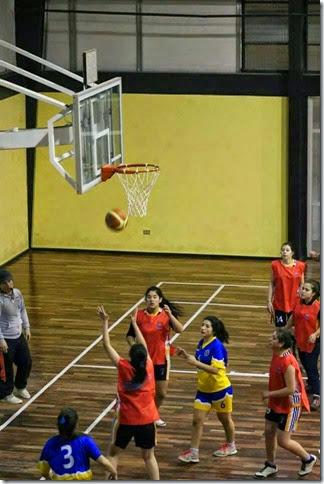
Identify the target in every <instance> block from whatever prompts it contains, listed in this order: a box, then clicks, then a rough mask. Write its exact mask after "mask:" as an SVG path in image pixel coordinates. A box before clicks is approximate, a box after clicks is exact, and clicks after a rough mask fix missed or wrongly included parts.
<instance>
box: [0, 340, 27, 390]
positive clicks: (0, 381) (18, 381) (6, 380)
mask: <svg viewBox="0 0 324 484" xmlns="http://www.w3.org/2000/svg"><path fill="white" fill-rule="evenodd" d="M6 343H7V345H8V353H2V352H1V356H2V357H1V359H0V364H1V366H2V368H1V370H2V371H1V372H0V375H1V378H0V399H2V398H4V397H6V396H7V395H10V393H12V391H13V389H14V386H15V387H16V388H19V389H22V388H25V387H26V386H27V380H28V377H29V375H30V370H31V367H32V359H31V355H30V351H29V347H28V344H27V341H26V338H25V337H24V335H23V334H21V335H20V336H19V338H16V339H6ZM14 364H15V365H16V367H17V371H16V376H15V374H14ZM3 367H4V368H3ZM3 370H4V371H3Z"/></svg>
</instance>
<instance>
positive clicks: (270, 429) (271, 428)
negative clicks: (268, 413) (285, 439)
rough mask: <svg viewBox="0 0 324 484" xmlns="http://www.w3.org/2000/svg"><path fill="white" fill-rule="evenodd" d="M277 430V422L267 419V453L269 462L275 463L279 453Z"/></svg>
mask: <svg viewBox="0 0 324 484" xmlns="http://www.w3.org/2000/svg"><path fill="white" fill-rule="evenodd" d="M277 431H278V425H277V423H276V422H270V421H269V420H265V427H264V439H265V448H266V455H267V462H268V463H269V464H275V462H276V455H277Z"/></svg>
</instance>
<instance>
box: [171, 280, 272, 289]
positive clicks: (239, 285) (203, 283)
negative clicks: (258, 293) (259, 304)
mask: <svg viewBox="0 0 324 484" xmlns="http://www.w3.org/2000/svg"><path fill="white" fill-rule="evenodd" d="M162 284H177V285H180V286H185V285H187V286H229V287H254V288H259V289H267V288H268V286H251V285H249V284H227V283H226V282H225V283H220V282H214V283H212V282H179V281H162Z"/></svg>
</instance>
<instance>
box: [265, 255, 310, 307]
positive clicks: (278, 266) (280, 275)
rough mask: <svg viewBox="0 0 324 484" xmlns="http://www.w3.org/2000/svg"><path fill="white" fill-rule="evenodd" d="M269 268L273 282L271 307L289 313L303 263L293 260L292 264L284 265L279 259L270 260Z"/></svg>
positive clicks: (294, 300) (295, 296) (295, 297)
mask: <svg viewBox="0 0 324 484" xmlns="http://www.w3.org/2000/svg"><path fill="white" fill-rule="evenodd" d="M271 269H272V273H273V282H274V297H273V302H272V304H273V309H278V310H279V311H284V312H285V313H290V312H291V311H293V310H294V307H295V305H296V302H297V297H298V289H299V286H300V283H301V280H302V275H303V273H304V271H305V264H304V262H300V261H299V260H294V263H293V265H292V266H285V265H284V264H282V263H281V260H280V259H277V260H274V261H272V262H271Z"/></svg>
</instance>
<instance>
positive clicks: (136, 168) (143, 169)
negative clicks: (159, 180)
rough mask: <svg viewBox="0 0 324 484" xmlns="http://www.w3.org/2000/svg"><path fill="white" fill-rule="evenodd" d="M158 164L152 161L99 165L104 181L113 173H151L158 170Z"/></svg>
mask: <svg viewBox="0 0 324 484" xmlns="http://www.w3.org/2000/svg"><path fill="white" fill-rule="evenodd" d="M159 170H160V167H159V166H158V165H153V164H152V163H133V164H131V165H127V164H122V165H104V166H102V167H101V179H102V181H106V180H108V179H109V178H111V177H112V176H113V175H114V174H115V173H119V174H120V175H135V174H136V173H151V172H154V171H159Z"/></svg>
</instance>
